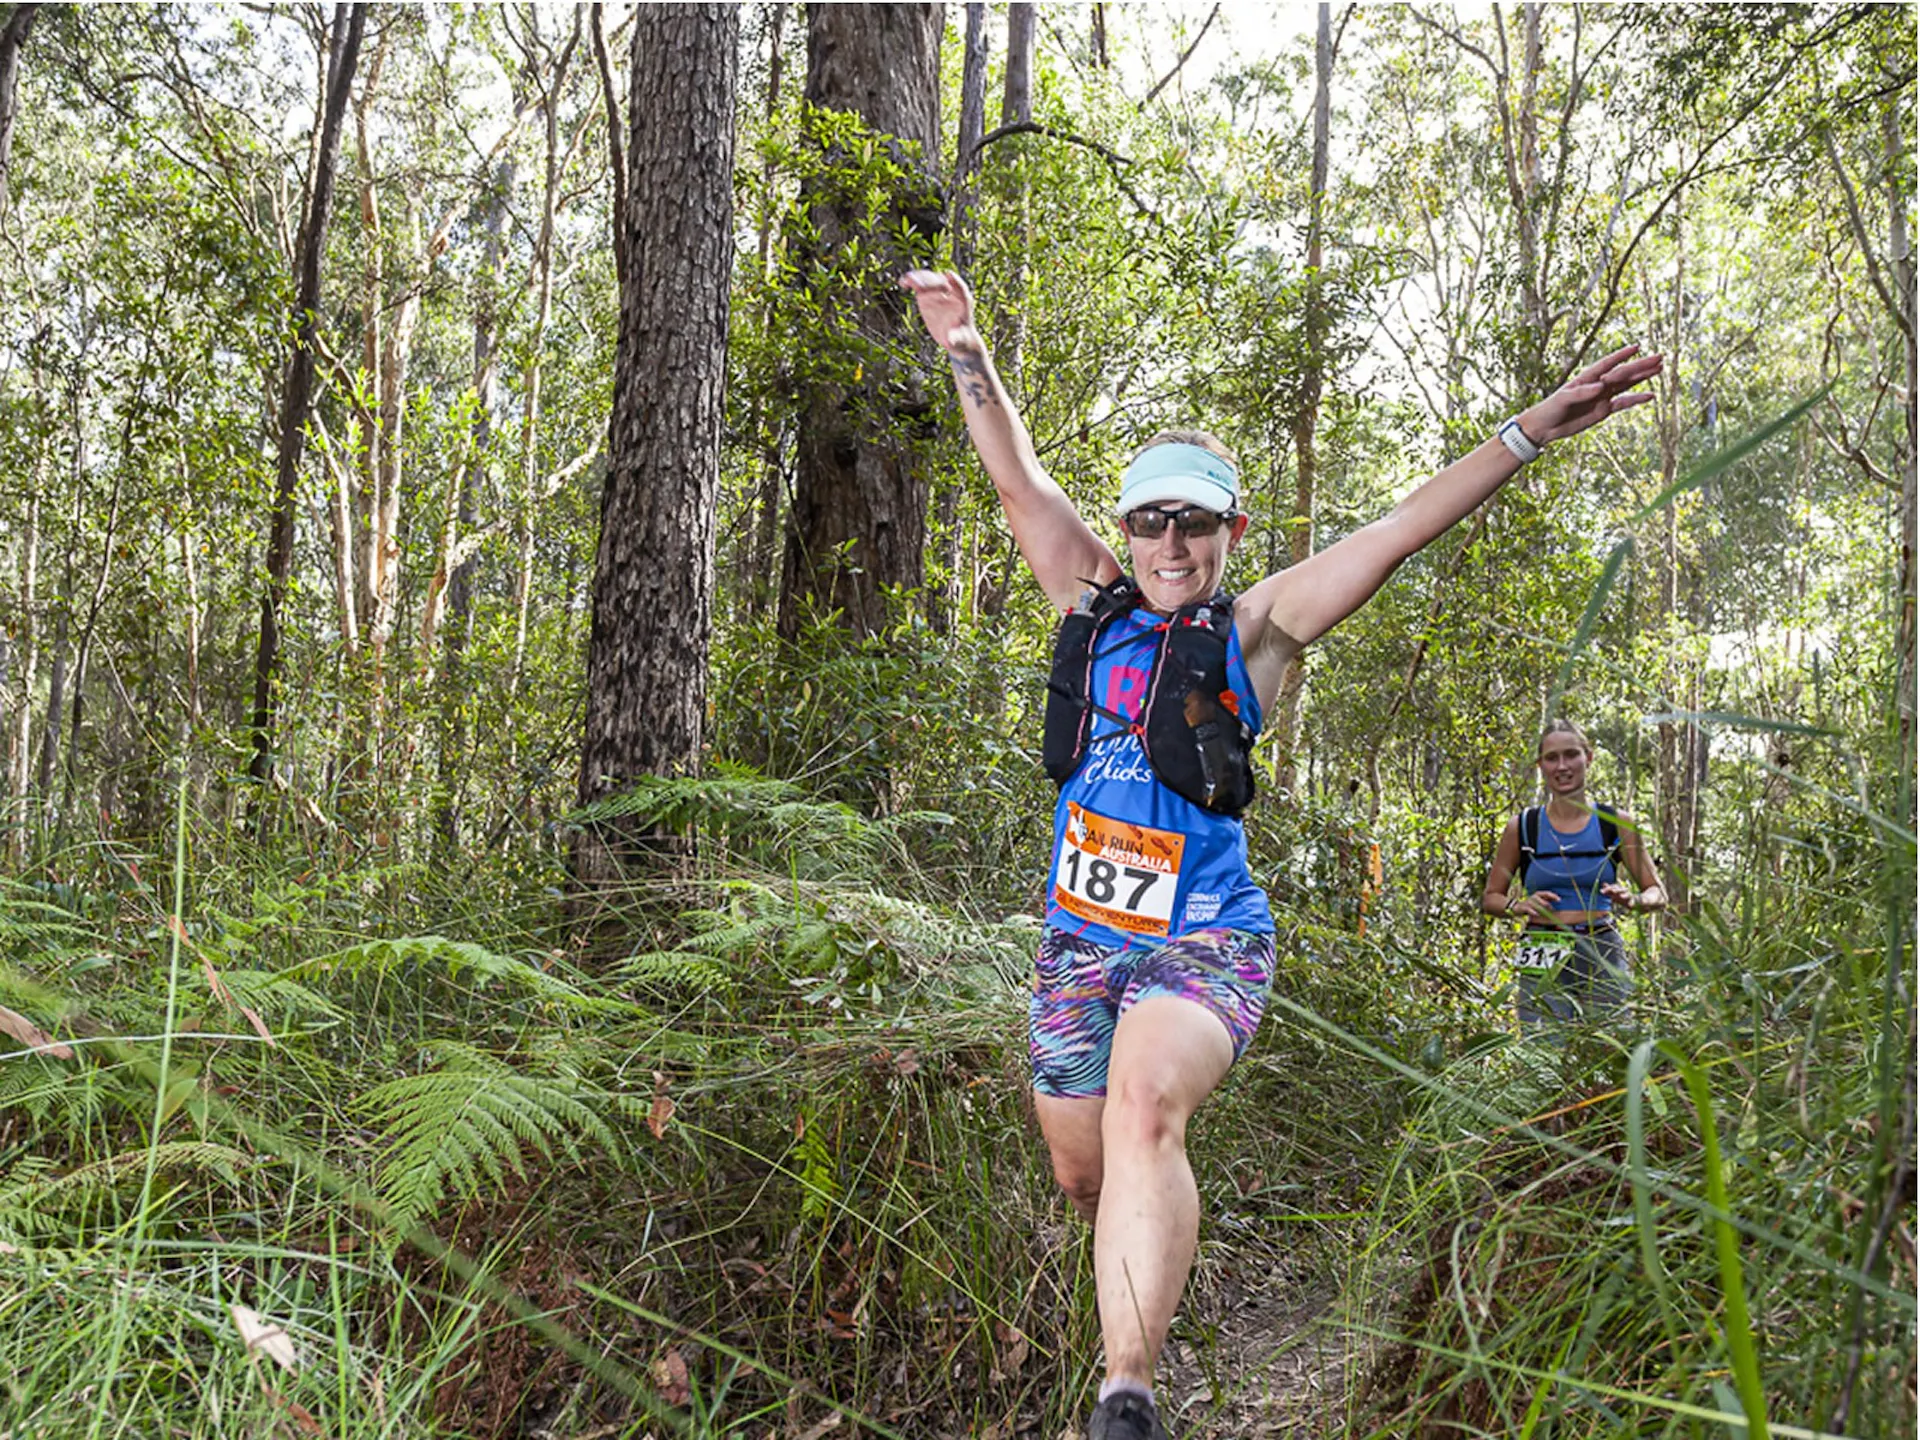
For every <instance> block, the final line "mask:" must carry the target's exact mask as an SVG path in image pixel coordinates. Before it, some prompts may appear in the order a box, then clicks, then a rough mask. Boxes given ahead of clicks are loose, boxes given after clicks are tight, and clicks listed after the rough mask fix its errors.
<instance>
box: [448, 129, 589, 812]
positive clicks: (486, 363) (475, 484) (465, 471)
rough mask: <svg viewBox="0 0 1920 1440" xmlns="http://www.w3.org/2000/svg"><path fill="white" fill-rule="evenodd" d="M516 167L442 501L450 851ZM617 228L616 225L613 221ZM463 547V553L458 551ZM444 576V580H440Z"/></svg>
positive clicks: (485, 276) (491, 200) (508, 168)
mask: <svg viewBox="0 0 1920 1440" xmlns="http://www.w3.org/2000/svg"><path fill="white" fill-rule="evenodd" d="M515 173H516V167H515V166H514V163H513V162H512V161H511V160H502V161H501V162H500V166H499V169H498V170H497V171H496V172H495V174H494V182H493V187H492V189H491V191H490V193H489V196H488V200H487V208H486V212H485V214H486V219H485V221H484V225H485V229H486V233H487V241H486V249H485V251H484V252H483V255H482V259H481V263H480V275H479V279H478V291H479V293H478V295H477V297H476V298H475V301H474V307H473V430H472V433H471V434H470V435H469V436H468V437H467V450H466V455H465V458H464V460H463V463H462V464H461V465H460V466H459V467H458V471H457V478H456V479H455V481H454V484H453V487H452V489H453V493H452V494H450V495H448V496H447V509H446V519H445V521H444V522H443V523H442V526H441V536H440V563H439V566H438V568H437V570H436V573H435V579H436V581H438V582H440V583H443V584H444V585H445V587H446V588H445V595H446V642H445V659H444V661H443V663H442V667H441V675H440V756H439V771H438V775H439V783H438V787H437V789H438V795H439V798H438V800H437V801H436V802H435V824H434V832H435V834H436V836H437V837H438V842H439V843H440V844H442V845H443V846H445V847H446V848H448V849H453V848H456V847H457V846H458V845H459V843H460V813H461V806H460V793H461V789H462V786H463V783H464V777H465V774H466V752H467V701H468V698H469V697H468V695H467V693H466V690H467V677H466V668H467V666H466V662H467V642H468V641H469V640H470V639H471V638H472V635H473V587H474V577H475V574H476V573H477V571H478V570H479V567H480V546H479V543H478V540H477V539H474V538H472V536H473V529H474V521H475V519H476V516H477V512H478V503H477V500H476V498H475V495H476V492H477V490H478V489H479V484H480V477H481V476H482V475H483V474H485V473H486V466H487V457H488V455H489V453H490V452H491V451H492V448H493V398H494V387H495V385H496V383H497V381H498V378H499V373H500V367H499V362H498V358H497V352H498V347H499V323H500V320H499V292H500V281H501V278H502V276H503V274H504V273H505V269H506V243H505V233H506V221H507V204H508V201H509V199H510V198H511V197H512V195H513V190H514V177H515ZM615 223H616V224H618V223H619V221H618V218H617V217H616V220H615ZM463 547H464V548H463ZM443 577H444V578H443ZM436 601H437V597H436V596H429V599H428V602H427V605H426V611H425V614H424V615H423V617H422V620H421V636H420V649H421V653H422V654H423V655H431V654H432V653H433V648H434V639H435V633H436V627H437V626H438V623H439V612H438V606H437V603H436Z"/></svg>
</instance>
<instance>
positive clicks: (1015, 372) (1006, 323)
mask: <svg viewBox="0 0 1920 1440" xmlns="http://www.w3.org/2000/svg"><path fill="white" fill-rule="evenodd" d="M1032 120H1033V5H1032V4H1031V3H1030V0H1013V3H1012V4H1011V5H1009V6H1008V7H1007V73H1006V78H1005V80H1004V82H1003V84H1002V86H1001V91H1000V123H1001V124H1002V125H1025V124H1029V123H1031V122H1032ZM1016 143H1018V142H1016ZM1016 153H1017V152H1016ZM1031 198H1032V197H1031V196H1030V195H1029V194H1028V192H1027V186H1026V184H1025V182H1024V180H1023V181H1022V182H1021V183H1020V184H1019V186H1018V188H1017V189H1016V190H1015V192H1014V193H1013V194H1012V195H1010V196H1009V197H1008V201H1009V208H1010V209H1011V211H1012V213H1013V215H1014V216H1015V217H1016V219H1015V222H1014V223H1015V224H1016V225H1017V226H1018V229H1019V235H1018V243H1017V244H1016V245H1015V246H1014V247H1013V256H1012V263H1011V264H1010V265H1009V267H1008V273H1007V289H1006V293H1007V304H1006V305H1004V306H1003V307H1002V308H1001V311H1000V323H999V325H998V326H997V327H996V328H995V331H994V336H993V348H994V364H995V366H996V367H997V368H998V369H999V371H1000V378H1001V379H1002V381H1004V382H1005V384H1006V387H1007V390H1008V393H1010V394H1012V395H1014V396H1015V397H1016V398H1018V396H1019V393H1020V367H1021V364H1022V363H1023V361H1024V359H1025V352H1026V348H1027V307H1026V291H1027V252H1028V251H1029V250H1030V249H1032V246H1033V234H1032V231H1033V217H1032V215H1031V214H1030V213H1029V211H1028V207H1029V203H1030V201H1031ZM996 588H997V587H996Z"/></svg>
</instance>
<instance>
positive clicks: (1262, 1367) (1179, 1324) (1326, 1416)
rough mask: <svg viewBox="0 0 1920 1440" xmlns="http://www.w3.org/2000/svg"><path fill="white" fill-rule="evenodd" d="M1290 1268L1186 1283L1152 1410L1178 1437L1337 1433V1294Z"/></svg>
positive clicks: (1268, 1439)
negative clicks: (1155, 1409) (1156, 1409)
mask: <svg viewBox="0 0 1920 1440" xmlns="http://www.w3.org/2000/svg"><path fill="white" fill-rule="evenodd" d="M1291 1268H1292V1267H1289V1266H1287V1265H1286V1264H1285V1263H1284V1261H1282V1262H1280V1263H1276V1264H1274V1265H1271V1266H1263V1267H1262V1268H1260V1269H1258V1270H1256V1269H1255V1267H1254V1266H1253V1265H1251V1264H1241V1265H1237V1266H1236V1267H1235V1270H1236V1271H1237V1272H1238V1273H1228V1274H1225V1275H1222V1276H1219V1277H1208V1276H1205V1275H1197V1276H1196V1277H1195V1280H1196V1283H1195V1285H1194V1286H1193V1288H1192V1290H1191V1291H1190V1292H1189V1294H1188V1297H1187V1305H1186V1307H1185V1316H1184V1319H1182V1320H1177V1321H1176V1322H1175V1329H1174V1337H1173V1338H1172V1339H1171V1340H1170V1341H1169V1342H1168V1345H1167V1350H1166V1353H1165V1355H1164V1356H1163V1358H1162V1362H1161V1381H1160V1386H1159V1391H1160V1397H1159V1398H1160V1405H1161V1408H1162V1413H1163V1414H1164V1415H1165V1416H1166V1417H1167V1420H1168V1422H1169V1428H1170V1429H1171V1431H1172V1433H1173V1434H1175V1435H1177V1436H1179V1437H1180V1440H1230V1437H1231V1440H1318V1437H1322V1436H1331V1435H1336V1434H1338V1433H1340V1420H1341V1415H1342V1412H1343V1410H1344V1401H1345V1395H1346V1384H1347V1358H1348V1346H1347V1342H1346V1337H1345V1335H1344V1333H1343V1330H1342V1328H1341V1326H1340V1324H1339V1312H1338V1309H1337V1305H1336V1299H1337V1297H1336V1296H1335V1294H1334V1292H1333V1290H1332V1289H1331V1288H1330V1287H1328V1286H1327V1285H1326V1284H1325V1282H1324V1281H1322V1282H1319V1283H1317V1284H1316V1283H1314V1282H1311V1281H1309V1280H1307V1279H1306V1278H1305V1277H1304V1276H1301V1275H1299V1274H1289V1273H1288V1272H1289V1270H1290V1269H1291ZM1196 1335H1200V1336H1205V1337H1206V1338H1205V1339H1204V1340H1197V1339H1193V1338H1190V1337H1193V1336H1196Z"/></svg>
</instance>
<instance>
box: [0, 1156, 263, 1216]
mask: <svg viewBox="0 0 1920 1440" xmlns="http://www.w3.org/2000/svg"><path fill="white" fill-rule="evenodd" d="M253 1163H254V1161H253V1159H252V1158H251V1157H250V1156H248V1155H247V1154H246V1153H245V1152H244V1151H241V1150H235V1149H234V1148H233V1147H232V1146H229V1145H215V1144H212V1143H211V1142H209V1141H205V1140H169V1141H165V1142H163V1143H161V1144H159V1145H156V1146H154V1147H153V1166H154V1173H156V1174H159V1175H167V1176H172V1177H176V1178H177V1177H180V1176H184V1175H211V1176H213V1177H214V1178H215V1179H218V1180H222V1181H225V1182H226V1183H227V1184H229V1185H234V1184H238V1183H239V1180H240V1175H241V1172H242V1171H244V1170H246V1169H248V1168H249V1167H250V1166H252V1165H253ZM146 1170H147V1152H146V1150H144V1149H140V1150H126V1151H122V1152H121V1153H120V1154H118V1155H109V1156H107V1157H106V1158H105V1159H102V1160H94V1161H91V1162H89V1163H88V1164H85V1165H80V1166H76V1167H75V1168H74V1169H72V1170H67V1171H62V1172H59V1173H55V1172H53V1171H40V1172H39V1173H34V1174H27V1175H25V1176H20V1175H10V1176H9V1179H8V1183H7V1185H6V1186H5V1187H3V1188H0V1211H7V1210H11V1209H14V1208H26V1207H33V1208H42V1207H47V1206H60V1205H65V1204H68V1203H71V1202H73V1201H76V1200H79V1199H82V1198H86V1197H90V1196H93V1195H97V1194H99V1193H100V1192H101V1191H103V1190H117V1189H122V1188H125V1187H131V1186H135V1185H138V1184H139V1183H140V1182H141V1180H142V1179H143V1178H144V1177H145V1175H146Z"/></svg>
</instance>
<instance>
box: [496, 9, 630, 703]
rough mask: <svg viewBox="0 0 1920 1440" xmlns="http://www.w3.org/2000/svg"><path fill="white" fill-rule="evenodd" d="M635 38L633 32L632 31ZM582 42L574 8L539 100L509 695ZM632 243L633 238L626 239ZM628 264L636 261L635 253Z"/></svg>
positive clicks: (518, 676)
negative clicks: (567, 123)
mask: <svg viewBox="0 0 1920 1440" xmlns="http://www.w3.org/2000/svg"><path fill="white" fill-rule="evenodd" d="M636 39H637V32H636ZM579 42H580V14H579V11H577V10H576V11H575V12H574V17H573V33H572V34H571V35H570V36H568V38H567V43H566V45H565V47H564V48H562V50H561V51H560V56H559V58H558V59H557V60H555V61H554V66H553V72H552V74H551V76H550V77H549V84H548V86H547V89H546V94H545V97H544V99H543V100H542V102H541V109H542V112H543V116H544V118H545V120H546V122H547V124H546V137H547V147H546V183H545V184H544V185H543V186H542V187H541V192H540V236H539V239H538V240H537V241H536V242H535V243H534V249H533V269H534V281H533V285H534V296H535V300H534V312H533V335H532V337H531V338H530V340H529V342H528V346H527V367H526V370H525V372H524V374H523V375H522V377H521V378H522V394H523V400H522V405H521V415H520V462H521V463H520V473H521V486H522V490H521V495H520V502H519V515H518V519H517V522H516V524H515V526H514V529H515V532H516V533H517V535H518V536H519V540H520V559H519V564H518V566H517V567H516V569H515V571H514V581H513V610H514V620H513V669H512V670H511V671H510V672H509V674H508V676H507V693H508V694H510V695H518V694H519V693H520V686H521V683H522V681H523V680H524V679H525V672H526V664H527V625H528V619H529V616H530V614H531V611H532V606H533V539H534V531H533V523H534V519H535V511H536V510H537V508H538V503H539V502H538V494H539V489H540V381H541V373H542V361H543V360H544V358H545V356H544V353H543V352H544V350H545V347H546V342H547V325H548V323H549V322H550V321H551V320H552V319H553V231H554V217H555V216H556V215H557V214H558V213H559V209H560V178H561V168H562V167H561V159H562V148H561V144H560V97H561V94H562V92H563V91H564V90H565V88H566V83H567V70H568V68H569V66H570V65H571V64H572V61H573V52H574V47H575V46H577V45H578V44H579ZM629 243H631V241H629ZM627 262H628V265H629V266H631V265H632V264H633V263H634V259H633V252H632V250H631V249H629V250H628V252H627Z"/></svg>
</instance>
